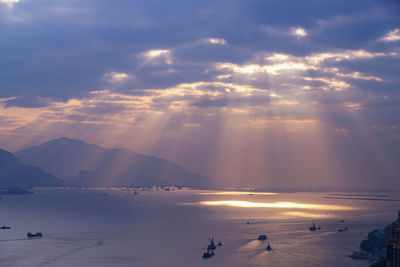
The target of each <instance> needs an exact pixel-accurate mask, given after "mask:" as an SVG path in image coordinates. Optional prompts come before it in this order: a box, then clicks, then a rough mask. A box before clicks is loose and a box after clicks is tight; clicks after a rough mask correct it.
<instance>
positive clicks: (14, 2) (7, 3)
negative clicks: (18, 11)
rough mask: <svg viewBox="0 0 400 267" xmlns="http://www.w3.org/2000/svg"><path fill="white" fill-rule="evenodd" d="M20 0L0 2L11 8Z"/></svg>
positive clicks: (1, 0) (2, 0)
mask: <svg viewBox="0 0 400 267" xmlns="http://www.w3.org/2000/svg"><path fill="white" fill-rule="evenodd" d="M19 1H20V0H0V4H5V5H7V6H8V7H9V8H13V7H14V5H15V4H17V3H18V2H19Z"/></svg>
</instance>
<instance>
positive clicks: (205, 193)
mask: <svg viewBox="0 0 400 267" xmlns="http://www.w3.org/2000/svg"><path fill="white" fill-rule="evenodd" d="M197 194H198V195H276V194H277V193H269V192H246V191H220V192H202V193H197Z"/></svg>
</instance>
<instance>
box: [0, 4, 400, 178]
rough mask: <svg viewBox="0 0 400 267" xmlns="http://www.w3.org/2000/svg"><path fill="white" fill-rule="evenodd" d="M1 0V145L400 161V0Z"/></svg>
mask: <svg viewBox="0 0 400 267" xmlns="http://www.w3.org/2000/svg"><path fill="white" fill-rule="evenodd" d="M5 2H7V3H6V4H4V3H5ZM1 3H2V4H0V35H1V36H2V40H1V42H0V51H2V53H0V80H1V85H0V114H1V120H0V127H1V129H2V131H1V133H0V145H1V144H3V145H4V146H8V145H11V144H12V143H18V142H17V141H15V140H16V139H17V138H20V139H21V140H23V142H22V141H21V142H22V143H24V144H28V143H29V142H30V141H29V140H30V136H47V137H48V136H49V135H50V133H51V135H70V136H74V137H77V138H87V140H95V141H96V142H99V143H100V144H101V143H102V142H103V143H107V142H111V143H107V145H109V146H113V145H115V144H114V143H112V142H120V143H119V144H120V145H121V146H127V147H130V148H132V149H133V150H139V151H142V152H146V153H151V154H154V155H159V156H165V157H168V158H170V159H172V160H176V161H178V162H180V163H182V164H184V165H185V166H186V164H187V165H188V166H190V167H191V168H193V169H194V170H199V171H203V170H205V169H207V168H205V167H204V166H201V164H205V163H204V162H206V161H208V160H209V161H214V162H215V166H216V165H219V164H217V163H219V161H220V160H226V162H225V163H226V164H225V165H224V164H223V163H224V162H222V163H221V165H220V166H225V167H226V168H225V171H224V173H222V171H221V176H222V174H223V175H224V176H225V175H226V176H229V177H231V176H232V177H235V176H237V177H239V176H241V175H242V177H250V176H251V175H254V176H257V177H258V178H257V179H260V181H261V180H263V179H264V180H266V179H265V177H269V178H268V179H271V180H273V178H271V177H280V178H282V177H284V176H285V177H301V178H299V180H301V181H305V182H306V181H308V180H307V179H308V178H307V177H313V176H315V177H324V175H325V173H326V172H329V173H332V177H331V178H332V179H331V180H332V181H334V180H336V179H338V178H336V176H337V177H353V176H352V175H349V173H351V174H354V177H358V176H359V177H363V176H362V175H361V174H364V172H363V171H361V170H363V168H361V167H362V164H361V163H360V164H359V166H361V167H360V168H359V170H358V176H357V175H356V174H357V172H356V171H354V173H353V172H349V173H347V174H346V173H336V172H337V171H338V170H341V169H345V168H344V167H343V168H341V166H342V165H341V164H339V163H338V166H339V167H334V165H335V164H336V163H335V161H339V162H340V160H338V159H342V158H343V159H344V158H346V159H348V161H349V162H351V160H350V159H353V158H357V156H358V157H361V158H362V157H363V155H375V154H376V155H377V154H378V152H379V153H381V154H384V155H386V157H387V158H389V159H390V160H385V162H386V163H387V164H389V162H396V163H399V162H398V160H397V158H400V156H398V157H397V158H396V157H394V156H393V155H399V153H400V152H398V151H400V148H399V147H400V145H399V144H400V142H399V138H398V136H400V130H399V129H400V122H399V118H398V116H397V117H396V116H395V115H396V114H398V113H399V112H400V110H399V109H400V108H399V105H396V104H397V103H398V98H399V96H400V95H399V90H398V88H399V85H400V78H399V77H400V72H399V70H400V57H399V54H398V53H399V49H398V42H397V40H398V35H399V29H398V26H396V25H398V14H399V12H400V7H399V5H398V4H397V3H395V1H369V0H368V1H361V0H357V1H351V2H349V1H345V0H339V1H334V2H327V1H317V0H306V1H302V2H301V3H300V2H293V1H289V0H282V1H279V2H276V1H251V2H246V1H228V0H222V1H212V0H205V1H196V2H194V1H188V2H185V3H183V2H182V1H180V0H179V1H178V0H171V1H168V2H166V1H158V0H157V1H155V0H150V1H146V2H144V1H121V2H119V3H118V5H115V4H113V3H111V2H110V1H106V0H96V1H76V0H73V1H51V0H41V1H20V2H18V4H16V3H17V1H4V0H3V1H1ZM12 6H13V7H14V8H9V7H12ZM155 6H157V7H158V8H156V9H155V8H154V7H155ZM288 6H290V7H291V9H288V8H287V7H288ZM188 125H189V126H190V125H191V127H189V126H188ZM187 126H188V127H187ZM193 126H195V127H193ZM132 134H134V135H135V136H136V137H137V138H134V139H135V140H132V138H121V136H123V137H126V136H130V135H132ZM396 136H397V137H396ZM105 137H107V138H105ZM41 138H43V139H46V138H45V137H41ZM341 138H344V139H341ZM396 138H397V139H396ZM107 140H114V141H107ZM136 140H137V141H136ZM194 140H196V141H194ZM310 140H311V141H310ZM11 141H12V142H11ZM139 141H140V142H139ZM93 142H94V141H93ZM318 142H319V143H320V144H321V145H320V146H318V145H317V144H318ZM178 144H179V145H178ZM305 144H306V145H305ZM340 144H354V145H353V146H354V151H358V154H357V153H356V152H354V154H352V158H349V157H350V156H347V155H348V154H346V153H345V151H346V149H345V148H343V150H340V149H338V150H340V151H339V152H337V151H336V148H337V147H341V145H340ZM364 147H369V150H368V149H365V148H364ZM372 147H374V148H372ZM396 149H397V150H396ZM328 150H329V151H328ZM193 151H196V153H197V152H198V153H199V154H198V155H197V154H196V155H194V153H193ZM304 151H305V152H304ZM343 151H344V152H343ZM217 152H219V153H221V154H220V155H219V154H218V153H217ZM225 152H226V154H224V153H225ZM234 152H235V153H234ZM300 152H301V153H300ZM366 152H376V153H366ZM279 153H280V154H279ZM335 153H337V155H333V154H335ZM304 154H306V155H304ZM331 154H332V155H331ZM192 155H193V156H192ZM234 155H238V156H237V157H236V156H234ZM239 155H244V157H246V160H241V159H240V156H239ZM251 155H257V157H255V156H254V158H251V159H250V156H251ZM276 155H278V156H276ZM338 155H339V156H338ZM213 156H214V157H215V158H212V157H213ZM190 158H192V159H193V158H195V160H192V161H190V160H189V159H190ZM211 158H212V160H211ZM276 158H281V159H282V162H286V163H287V164H285V168H280V167H279V166H281V164H280V163H279V161H278V160H276ZM324 158H325V159H324ZM382 158H384V157H382ZM259 159H262V160H260V162H262V163H265V162H274V163H276V164H272V163H271V166H268V168H266V169H263V167H264V165H266V164H264V165H262V164H261V165H262V166H261V165H260V166H251V164H255V165H256V163H255V162H258V160H259ZM292 159H293V160H292ZM306 159H307V160H308V159H309V160H310V161H309V162H308V161H307V160H306ZM322 159H324V160H322ZM230 160H232V161H230ZM360 161H361V160H360ZM199 162H203V163H199ZM246 162H248V163H246ZM290 162H291V163H290ZM298 162H301V164H300V163H298ZM315 162H318V163H317V164H315ZM361 162H362V161H361ZM365 162H369V161H365ZM376 162H378V160H376ZM246 164H250V165H246ZM290 164H292V165H293V166H297V167H293V168H291V167H290V166H289V165H290ZM242 165H243V166H242ZM300 165H301V166H303V167H301V166H300ZM316 165H320V166H324V167H326V168H324V170H325V171H324V172H318V171H317V170H315V168H314V167H313V166H316ZM354 165H357V164H356V163H355V164H354ZM367 165H368V164H367ZM389 165H390V164H389ZM398 165H399V166H400V163H399V164H398ZM229 166H235V169H234V170H232V173H229V172H228V171H227V170H230V168H229ZM237 166H242V167H243V168H242V169H241V170H237V169H236V167H237ZM277 166H278V167H277ZM287 166H289V167H287ZM299 166H300V167H299ZM332 166H333V167H332ZM343 166H347V165H346V164H344V165H343ZM357 166H358V165H357ZM368 166H369V165H368ZM371 166H372V165H371ZM330 167H332V168H331V169H330ZM210 168H211V169H212V171H210V172H209V173H210V174H218V172H217V171H216V170H214V169H213V168H214V167H210ZM221 168H222V167H221ZM296 168H297V169H298V171H294V170H295V169H296ZM376 169H377V170H385V169H389V168H378V167H377V168H376ZM245 170H247V171H249V172H252V170H257V172H256V171H254V173H251V174H250V173H246V171H245ZM307 170H315V172H314V173H307ZM326 170H328V171H326ZM329 170H330V171H329ZM360 173H361V174H360ZM371 173H372V172H371ZM392 173H394V172H392ZM311 174H312V175H311ZM367 174H368V173H367ZM381 174H382V175H380V176H381V177H383V176H384V175H383V172H382V173H381ZM263 175H264V176H263ZM346 175H347V176H346ZM368 175H369V174H368ZM370 176H371V175H370ZM389 176H390V175H389ZM263 177H264V178H263ZM249 179H251V178H249ZM282 179H283V178H282ZM288 179H289V178H288ZM288 179H286V180H285V179H284V180H285V182H288ZM366 179H367V178H366ZM348 180H351V179H348ZM367 180H368V179H367ZM361 181H364V180H362V179H361ZM371 181H373V179H372V180H371ZM314 182H315V180H313V181H312V183H311V184H314ZM275 183H279V181H275ZM289 184H290V181H289Z"/></svg>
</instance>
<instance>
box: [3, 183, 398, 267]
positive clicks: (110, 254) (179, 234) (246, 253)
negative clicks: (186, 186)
mask: <svg viewBox="0 0 400 267" xmlns="http://www.w3.org/2000/svg"><path fill="white" fill-rule="evenodd" d="M357 195H360V193H357ZM361 195H363V194H361ZM369 195H371V194H369ZM335 196H336V195H332V194H330V193H277V194H257V193H253V194H251V195H249V193H248V192H244V193H240V194H238V193H232V192H224V191H196V190H176V191H169V192H165V191H152V192H150V191H140V193H139V195H134V194H133V191H130V190H122V189H114V190H105V189H98V190H76V189H37V190H35V194H31V195H24V196H13V195H8V196H5V197H4V198H3V199H2V200H1V201H0V209H1V211H2V212H1V214H0V222H1V223H4V224H8V225H12V226H13V227H12V229H10V230H8V231H2V232H1V237H0V244H1V247H2V253H1V254H0V263H1V265H2V266H110V265H112V266H210V265H211V266H216V265H218V266H310V265H312V266H368V264H369V263H368V262H367V261H355V260H353V259H351V258H349V257H348V255H350V254H351V253H352V252H353V251H357V250H358V247H359V244H360V242H361V240H362V239H363V238H364V237H365V236H366V234H367V233H368V232H369V231H371V230H372V229H374V228H381V227H383V226H386V225H387V224H388V223H390V222H391V221H393V220H394V219H395V217H396V212H395V210H396V209H397V208H398V202H395V201H376V200H350V199H336V198H333V199H332V198H325V197H335ZM347 197H350V198H365V196H364V197H362V196H347ZM370 198H378V199H395V198H400V195H399V194H397V193H396V194H395V193H388V194H386V197H382V196H378V197H373V196H370ZM254 203H258V204H254ZM341 220H344V221H345V223H344V224H343V223H341V222H340V221H341ZM312 221H314V222H315V223H316V224H317V225H320V226H321V227H322V229H321V230H320V231H316V232H310V231H309V230H308V227H309V226H310V225H311V222H312ZM344 225H345V226H347V227H348V228H349V230H348V231H347V232H337V230H338V229H341V228H343V227H344ZM28 231H31V232H36V231H41V232H43V233H44V237H43V238H42V239H38V240H27V239H26V238H25V235H26V232H28ZM260 234H266V235H267V236H268V240H267V241H258V240H256V239H257V237H258V235H260ZM209 237H214V239H215V240H216V242H218V241H221V242H222V246H221V247H218V248H217V249H216V251H215V254H216V255H215V256H214V257H213V258H210V259H206V260H205V259H202V258H201V255H202V253H203V252H204V251H205V248H206V246H207V245H208V238H209ZM268 243H269V244H270V245H271V246H272V248H273V251H272V252H267V251H265V248H266V246H267V244H268Z"/></svg>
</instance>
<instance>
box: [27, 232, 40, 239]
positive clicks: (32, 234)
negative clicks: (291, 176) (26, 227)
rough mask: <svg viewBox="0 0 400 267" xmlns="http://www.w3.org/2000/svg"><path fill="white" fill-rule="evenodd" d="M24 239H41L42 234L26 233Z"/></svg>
mask: <svg viewBox="0 0 400 267" xmlns="http://www.w3.org/2000/svg"><path fill="white" fill-rule="evenodd" d="M26 237H27V238H35V237H42V233H40V232H36V233H35V234H34V233H31V232H28V233H27V234H26Z"/></svg>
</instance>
